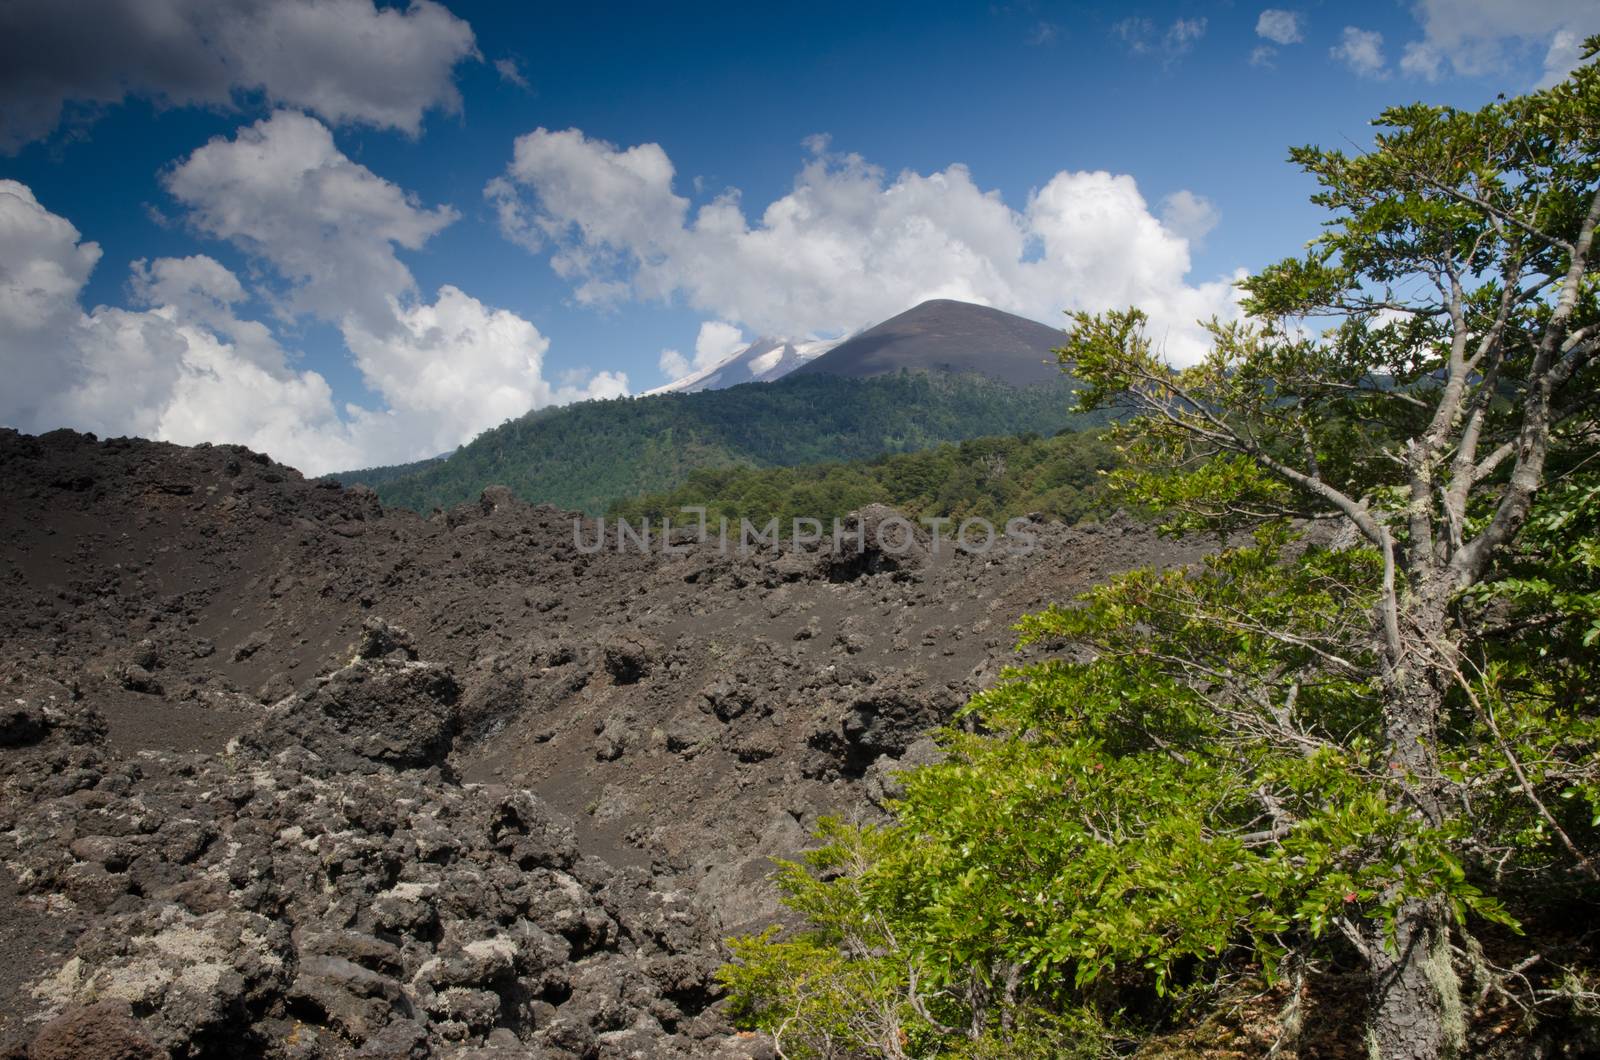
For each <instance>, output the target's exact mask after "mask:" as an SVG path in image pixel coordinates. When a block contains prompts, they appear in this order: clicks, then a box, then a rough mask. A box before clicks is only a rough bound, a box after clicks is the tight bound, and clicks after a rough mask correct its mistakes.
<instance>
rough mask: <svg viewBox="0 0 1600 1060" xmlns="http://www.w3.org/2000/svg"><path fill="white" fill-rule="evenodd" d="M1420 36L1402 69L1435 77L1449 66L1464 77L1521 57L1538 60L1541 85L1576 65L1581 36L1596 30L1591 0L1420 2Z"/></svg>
mask: <svg viewBox="0 0 1600 1060" xmlns="http://www.w3.org/2000/svg"><path fill="white" fill-rule="evenodd" d="M1414 11H1415V14H1416V17H1417V21H1418V22H1419V23H1421V26H1422V32H1423V38H1422V40H1420V41H1417V42H1414V43H1413V44H1411V45H1408V46H1407V49H1406V55H1405V57H1404V58H1402V60H1401V68H1402V69H1403V70H1405V71H1406V72H1407V73H1409V74H1412V75H1413V76H1419V77H1425V78H1429V79H1437V78H1439V77H1441V76H1443V74H1444V72H1445V70H1446V69H1447V68H1448V69H1449V70H1451V71H1453V72H1454V73H1456V74H1460V75H1463V76H1467V77H1477V76H1483V75H1493V74H1503V73H1505V72H1506V71H1507V69H1509V67H1510V64H1511V63H1512V62H1513V61H1514V60H1516V59H1519V58H1522V57H1524V56H1532V57H1533V58H1535V59H1537V60H1541V61H1542V67H1543V74H1542V77H1541V79H1540V84H1541V85H1547V84H1554V83H1555V82H1556V81H1559V80H1561V79H1562V78H1563V77H1565V76H1566V75H1567V74H1568V73H1570V72H1571V71H1572V69H1573V67H1575V66H1577V64H1578V54H1579V46H1580V44H1581V41H1582V39H1583V37H1584V36H1585V35H1587V34H1589V33H1593V32H1595V29H1596V26H1597V23H1596V21H1595V7H1594V3H1593V0H1419V2H1418V3H1417V4H1416V5H1415V7H1414Z"/></svg>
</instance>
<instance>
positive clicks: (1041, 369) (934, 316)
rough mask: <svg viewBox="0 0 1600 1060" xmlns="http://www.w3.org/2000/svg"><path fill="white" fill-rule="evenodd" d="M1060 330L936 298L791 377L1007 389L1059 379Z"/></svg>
mask: <svg viewBox="0 0 1600 1060" xmlns="http://www.w3.org/2000/svg"><path fill="white" fill-rule="evenodd" d="M1062 339H1063V336H1062V333H1061V331H1060V330H1058V329H1056V328H1052V327H1047V326H1046V325H1044V324H1040V323H1039V322H1038V321H1034V320H1029V319H1027V318H1026V317H1019V316H1017V315H1016V314H1014V313H1007V312H1004V311H1003V310H999V309H991V308H989V307H988V306H981V305H974V304H972V303H971V302H957V301H953V300H951V299H947V298H938V299H934V300H932V301H928V302H923V303H922V304H921V305H918V306H915V307H913V308H911V309H908V310H906V311H905V312H904V313H901V314H900V315H899V316H897V317H891V318H890V319H888V320H885V321H884V322H883V323H881V324H878V325H876V326H874V327H871V328H868V329H867V330H866V331H863V332H861V334H859V335H855V336H853V337H851V338H849V339H846V340H845V341H843V342H841V343H839V345H837V346H835V347H834V348H833V349H831V350H829V351H828V352H827V353H825V354H823V355H822V356H821V357H818V358H817V359H816V360H813V361H810V362H809V363H807V364H803V365H801V366H800V367H798V368H796V369H795V374H796V375H800V374H810V375H818V374H827V375H842V376H852V377H857V378H860V377H863V376H875V375H884V374H886V373H889V372H898V371H902V370H911V371H939V372H956V373H967V372H975V373H977V374H980V375H985V376H988V377H989V378H991V379H998V380H1000V381H1001V382H1003V383H1009V384H1011V385H1012V386H1031V385H1033V384H1035V383H1045V382H1049V381H1051V380H1052V379H1055V378H1057V377H1059V375H1060V369H1059V368H1058V367H1057V366H1056V358H1055V355H1054V354H1053V353H1051V352H1050V351H1051V350H1053V349H1054V348H1055V347H1057V346H1060V345H1061V343H1062Z"/></svg>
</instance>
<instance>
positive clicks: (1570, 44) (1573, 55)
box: [1536, 29, 1583, 88]
mask: <svg viewBox="0 0 1600 1060" xmlns="http://www.w3.org/2000/svg"><path fill="white" fill-rule="evenodd" d="M1582 58H1583V38H1582V37H1581V36H1579V34H1578V31H1577V30H1573V29H1559V30H1556V32H1555V33H1554V34H1552V35H1551V37H1550V47H1549V48H1547V49H1546V50H1545V53H1544V76H1542V77H1540V78H1539V83H1538V85H1537V86H1536V87H1538V88H1549V87H1550V86H1552V85H1555V84H1557V83H1559V82H1561V81H1564V80H1566V77H1567V75H1568V74H1570V73H1572V71H1574V70H1576V69H1577V68H1578V63H1579V61H1580V60H1581V59H1582Z"/></svg>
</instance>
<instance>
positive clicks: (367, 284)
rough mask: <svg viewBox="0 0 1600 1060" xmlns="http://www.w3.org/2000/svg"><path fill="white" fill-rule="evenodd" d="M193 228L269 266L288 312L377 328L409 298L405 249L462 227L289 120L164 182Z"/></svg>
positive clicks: (323, 130)
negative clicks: (284, 290) (282, 285)
mask: <svg viewBox="0 0 1600 1060" xmlns="http://www.w3.org/2000/svg"><path fill="white" fill-rule="evenodd" d="M163 183H164V184H165V186H166V189H167V191H168V192H169V193H170V194H171V195H172V196H173V197H174V198H175V199H177V200H178V201H179V202H181V203H182V204H183V205H184V206H185V207H187V209H188V214H187V220H188V222H189V224H191V225H192V226H193V227H195V228H197V229H198V230H200V231H201V232H203V233H205V234H206V235H209V236H213V237H215V238H217V239H222V240H226V241H228V242H230V243H234V244H236V245H237V246H239V247H240V248H241V249H243V250H245V251H247V252H248V253H250V254H253V255H255V256H258V257H260V258H262V259H264V260H265V261H266V262H268V263H270V264H271V266H272V267H273V268H274V269H275V270H276V271H277V272H278V273H279V274H280V275H281V276H283V277H284V278H285V279H286V280H287V281H288V282H289V284H290V288H289V292H288V295H287V300H286V305H287V308H288V309H289V310H291V311H294V312H312V313H316V314H318V315H319V316H322V317H324V318H327V319H330V320H337V319H339V318H341V317H343V316H346V315H351V314H353V315H355V316H356V317H359V318H360V319H361V320H363V321H364V322H365V323H366V326H368V327H369V328H370V327H374V326H376V325H377V324H379V323H380V322H382V321H383V320H385V319H387V318H389V317H390V316H391V313H390V309H389V299H390V298H391V297H395V296H399V295H402V294H405V293H407V292H409V291H410V290H411V288H412V280H411V272H410V270H409V269H407V268H406V266H405V265H404V264H403V263H402V262H401V261H400V259H399V257H398V256H397V254H396V249H397V248H405V249H409V250H416V249H418V248H419V247H421V246H422V245H423V244H424V243H426V242H427V241H428V240H429V239H431V238H432V237H433V236H434V235H435V234H437V233H438V232H439V231H440V230H442V229H443V228H445V227H446V226H447V225H449V224H451V223H452V222H453V221H455V219H456V216H457V214H456V212H455V210H453V209H451V208H450V207H448V206H439V207H436V208H433V209H427V208H425V207H423V206H422V205H421V204H420V203H419V202H418V201H417V200H416V197H415V196H413V195H409V194H407V193H406V192H405V191H404V190H402V189H401V188H400V187H398V186H397V185H395V184H392V183H390V182H389V181H387V180H385V179H383V178H382V177H380V176H378V175H377V174H376V173H373V172H372V171H371V170H370V169H368V168H367V167H365V166H363V165H360V164H358V163H355V162H352V161H351V160H350V159H349V158H347V157H345V155H344V153H343V152H342V151H340V150H339V148H338V147H337V146H336V145H335V144H334V142H333V134H332V133H331V132H329V131H328V128H327V126H325V125H323V124H322V123H321V122H319V121H318V120H317V119H315V118H313V117H310V116H308V115H305V114H299V113H296V112H293V111H280V112H278V113H277V114H274V115H273V116H272V117H270V118H265V119H263V120H261V121H259V122H256V123H255V124H254V125H250V126H246V127H245V128H243V129H240V130H239V131H238V133H237V134H236V135H235V136H234V137H233V138H232V139H227V138H225V137H217V138H216V139H214V140H212V141H211V142H210V143H208V144H206V145H205V146H203V147H201V148H199V149H197V150H196V151H195V152H194V153H193V154H191V155H190V156H189V157H188V158H187V159H185V160H184V161H183V162H181V163H180V164H178V165H177V166H176V167H174V168H173V169H171V170H169V171H168V172H167V174H166V175H165V176H164V177H163Z"/></svg>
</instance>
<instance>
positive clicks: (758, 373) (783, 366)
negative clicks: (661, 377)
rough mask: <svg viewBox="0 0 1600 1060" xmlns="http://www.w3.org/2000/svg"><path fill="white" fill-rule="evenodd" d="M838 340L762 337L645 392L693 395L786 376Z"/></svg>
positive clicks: (819, 355) (823, 352)
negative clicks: (729, 354)
mask: <svg viewBox="0 0 1600 1060" xmlns="http://www.w3.org/2000/svg"><path fill="white" fill-rule="evenodd" d="M839 341H840V340H838V339H814V340H811V341H809V342H785V341H783V340H782V339H769V338H760V339H757V340H756V341H754V342H752V343H751V344H750V345H748V346H746V347H745V348H744V349H742V350H740V351H739V352H738V353H736V354H734V355H733V356H731V357H728V358H726V359H724V360H721V361H718V362H717V363H716V364H714V365H712V366H711V367H709V368H702V369H700V370H699V371H697V372H691V373H690V374H688V375H686V376H684V377H683V378H682V379H675V380H673V381H672V382H670V383H668V384H666V385H665V386H658V387H656V388H655V389H654V390H649V391H646V392H645V395H644V396H646V397H648V396H650V395H651V394H692V393H695V392H696V391H700V390H722V389H724V388H725V387H730V386H738V385H739V384H740V383H770V382H772V381H773V380H774V379H782V378H783V377H784V376H786V375H788V374H789V373H790V372H792V371H794V370H795V369H796V368H798V367H800V366H801V365H802V364H805V363H807V362H808V361H813V360H815V359H816V358H818V357H821V356H822V355H823V354H825V353H827V352H828V351H829V350H831V349H833V348H834V347H835V346H837V345H839Z"/></svg>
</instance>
